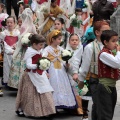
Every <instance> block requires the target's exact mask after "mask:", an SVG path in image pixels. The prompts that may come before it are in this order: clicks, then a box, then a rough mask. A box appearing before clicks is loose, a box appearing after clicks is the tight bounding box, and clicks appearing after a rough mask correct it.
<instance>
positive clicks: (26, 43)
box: [21, 33, 31, 47]
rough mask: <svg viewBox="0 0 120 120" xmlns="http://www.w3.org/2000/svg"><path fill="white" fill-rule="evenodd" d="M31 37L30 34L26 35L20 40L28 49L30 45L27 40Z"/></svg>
mask: <svg viewBox="0 0 120 120" xmlns="http://www.w3.org/2000/svg"><path fill="white" fill-rule="evenodd" d="M30 35H31V33H26V34H25V35H24V36H23V37H22V39H21V43H22V45H23V46H26V47H28V46H29V45H30V40H29V39H28V37H29V36H30Z"/></svg>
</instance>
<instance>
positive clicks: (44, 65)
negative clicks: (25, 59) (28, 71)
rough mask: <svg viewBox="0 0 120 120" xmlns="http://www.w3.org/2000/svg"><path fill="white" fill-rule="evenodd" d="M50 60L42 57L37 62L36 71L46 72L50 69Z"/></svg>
mask: <svg viewBox="0 0 120 120" xmlns="http://www.w3.org/2000/svg"><path fill="white" fill-rule="evenodd" d="M50 63H51V62H50V60H49V59H48V58H45V57H42V58H41V59H39V60H38V69H40V70H48V69H49V67H50Z"/></svg>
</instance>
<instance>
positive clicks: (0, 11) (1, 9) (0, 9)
mask: <svg viewBox="0 0 120 120" xmlns="http://www.w3.org/2000/svg"><path fill="white" fill-rule="evenodd" d="M2 11H3V8H2V7H1V5H0V13H2Z"/></svg>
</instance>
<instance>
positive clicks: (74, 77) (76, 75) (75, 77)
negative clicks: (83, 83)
mask: <svg viewBox="0 0 120 120" xmlns="http://www.w3.org/2000/svg"><path fill="white" fill-rule="evenodd" d="M73 80H74V81H75V82H77V80H78V74H77V73H75V74H74V75H73Z"/></svg>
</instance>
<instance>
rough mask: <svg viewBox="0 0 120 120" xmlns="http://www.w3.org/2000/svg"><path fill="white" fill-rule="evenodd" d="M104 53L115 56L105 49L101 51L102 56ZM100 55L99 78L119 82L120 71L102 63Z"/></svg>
mask: <svg viewBox="0 0 120 120" xmlns="http://www.w3.org/2000/svg"><path fill="white" fill-rule="evenodd" d="M102 52H107V53H109V54H112V55H113V53H112V52H111V51H110V50H109V49H107V48H105V47H104V48H103V49H102V50H101V52H100V54H101V53H102ZM100 54H99V56H98V72H99V74H98V77H99V78H110V79H114V80H118V77H119V70H118V69H114V68H112V67H110V66H108V65H105V64H104V63H103V62H102V61H100V59H99V57H100ZM113 56H114V55H113Z"/></svg>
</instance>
